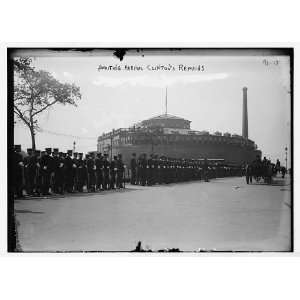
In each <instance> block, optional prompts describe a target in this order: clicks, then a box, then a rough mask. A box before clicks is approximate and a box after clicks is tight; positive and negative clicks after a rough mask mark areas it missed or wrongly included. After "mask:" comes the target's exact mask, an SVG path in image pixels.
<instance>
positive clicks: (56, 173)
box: [12, 145, 243, 198]
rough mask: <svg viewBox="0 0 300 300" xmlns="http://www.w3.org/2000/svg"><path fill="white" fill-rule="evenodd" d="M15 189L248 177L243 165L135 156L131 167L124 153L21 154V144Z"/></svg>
mask: <svg viewBox="0 0 300 300" xmlns="http://www.w3.org/2000/svg"><path fill="white" fill-rule="evenodd" d="M13 165H14V168H13V180H12V182H13V191H14V195H15V197H16V198H21V197H24V196H25V195H26V196H41V195H43V196H47V195H50V194H53V193H54V194H64V193H75V192H83V191H87V192H97V191H103V190H110V189H121V188H125V182H126V180H128V181H130V183H131V184H132V185H142V186H152V185H155V184H169V183H176V182H186V181H191V180H204V181H209V179H212V178H219V177H227V176H242V174H243V169H242V168H241V167H233V166H231V167H229V166H224V165H222V164H220V163H216V162H211V161H208V160H207V159H204V160H197V159H178V158H176V159H175V158H170V157H165V156H160V157H159V156H158V155H153V154H151V155H149V157H148V156H147V154H145V153H143V154H140V155H139V157H137V155H136V154H135V153H133V154H132V157H131V159H130V165H129V168H127V167H126V165H125V164H124V163H123V160H122V155H121V154H118V155H117V156H113V157H112V159H110V158H109V157H108V154H106V153H105V154H103V155H102V154H101V153H95V152H91V153H89V154H85V156H84V155H83V153H77V152H73V151H72V150H68V151H67V152H66V153H64V152H59V149H58V148H53V149H52V148H46V149H45V151H40V150H35V151H33V150H32V149H27V154H26V155H22V154H21V146H20V145H15V146H14V156H13Z"/></svg>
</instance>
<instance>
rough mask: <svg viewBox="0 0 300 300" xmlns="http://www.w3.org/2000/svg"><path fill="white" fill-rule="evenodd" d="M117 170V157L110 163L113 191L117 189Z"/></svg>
mask: <svg viewBox="0 0 300 300" xmlns="http://www.w3.org/2000/svg"><path fill="white" fill-rule="evenodd" d="M117 170H118V168H117V156H114V159H113V160H112V161H111V163H110V188H111V189H113V190H114V189H115V183H116V174H117Z"/></svg>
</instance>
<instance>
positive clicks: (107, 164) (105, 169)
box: [103, 153, 110, 190]
mask: <svg viewBox="0 0 300 300" xmlns="http://www.w3.org/2000/svg"><path fill="white" fill-rule="evenodd" d="M109 169H110V162H109V161H108V156H107V154H106V153H105V154H104V160H103V188H104V190H107V189H108V188H109Z"/></svg>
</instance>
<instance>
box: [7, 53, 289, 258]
mask: <svg viewBox="0 0 300 300" xmlns="http://www.w3.org/2000/svg"><path fill="white" fill-rule="evenodd" d="M7 59H8V61H7V67H8V121H9V122H8V126H9V128H8V132H9V137H8V138H9V139H8V199H7V202H8V250H9V251H10V252H46V253H48V252H117V253H119V252H132V253H140V252H143V253H147V254H149V255H151V253H174V252H176V253H178V252H183V253H198V255H201V253H202V252H205V253H207V252H292V251H293V48H96V49H94V48H72V49H71V48H8V55H7Z"/></svg>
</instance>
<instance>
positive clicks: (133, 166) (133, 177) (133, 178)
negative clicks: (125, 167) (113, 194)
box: [130, 153, 137, 185]
mask: <svg viewBox="0 0 300 300" xmlns="http://www.w3.org/2000/svg"><path fill="white" fill-rule="evenodd" d="M130 170H131V178H130V183H131V184H134V185H135V184H137V180H136V179H137V178H136V171H137V161H136V154H135V153H132V157H131V161H130Z"/></svg>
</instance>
